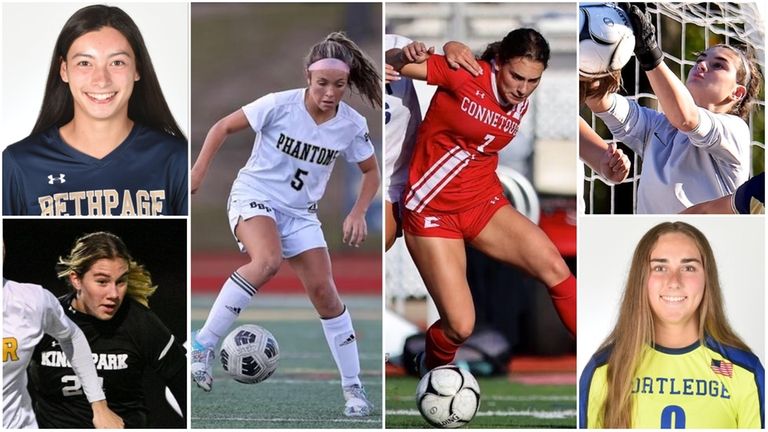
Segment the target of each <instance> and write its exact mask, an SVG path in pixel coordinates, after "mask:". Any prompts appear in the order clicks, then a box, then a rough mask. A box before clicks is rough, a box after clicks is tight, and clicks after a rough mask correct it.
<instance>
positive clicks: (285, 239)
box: [227, 196, 328, 258]
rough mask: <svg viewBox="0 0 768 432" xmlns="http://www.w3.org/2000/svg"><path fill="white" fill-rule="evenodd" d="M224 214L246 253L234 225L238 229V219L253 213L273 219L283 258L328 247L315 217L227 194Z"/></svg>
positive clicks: (247, 217)
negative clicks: (291, 213)
mask: <svg viewBox="0 0 768 432" xmlns="http://www.w3.org/2000/svg"><path fill="white" fill-rule="evenodd" d="M227 214H228V215H229V228H230V229H231V230H232V235H233V236H235V240H236V241H237V245H238V246H239V247H240V252H245V245H243V244H242V243H241V242H240V240H239V239H238V238H237V234H235V228H237V223H238V222H239V221H240V218H242V220H244V221H245V220H248V219H250V218H252V217H254V216H266V217H268V218H271V219H272V220H274V221H275V224H277V232H278V234H279V235H280V245H281V246H282V250H283V252H282V254H283V258H291V257H294V256H296V255H298V254H300V253H302V252H304V251H308V250H310V249H315V248H327V247H328V245H327V244H326V243H325V236H323V230H322V228H321V224H320V221H319V220H318V219H317V217H314V218H299V217H294V216H291V215H289V214H287V213H284V212H281V211H280V210H278V209H277V208H275V207H273V205H272V204H270V202H269V201H257V200H250V199H242V198H241V197H236V196H235V197H233V196H230V197H229V203H227Z"/></svg>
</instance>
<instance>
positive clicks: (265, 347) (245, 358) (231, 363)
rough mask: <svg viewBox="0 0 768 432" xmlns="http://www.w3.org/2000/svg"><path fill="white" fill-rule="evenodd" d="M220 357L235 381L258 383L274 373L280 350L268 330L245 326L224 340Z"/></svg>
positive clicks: (250, 325) (235, 330)
mask: <svg viewBox="0 0 768 432" xmlns="http://www.w3.org/2000/svg"><path fill="white" fill-rule="evenodd" d="M220 358H221V365H222V366H223V367H224V371H225V372H226V373H228V374H229V375H230V376H231V377H232V379H234V380H235V381H237V382H241V383H243V384H256V383H259V382H262V381H264V380H265V379H267V378H269V377H270V376H271V375H272V374H273V373H274V372H275V370H276V369H277V361H278V360H279V359H280V349H279V348H278V346H277V340H276V339H275V337H274V336H272V333H270V332H269V331H268V330H267V329H265V328H263V327H260V326H257V325H254V324H246V325H242V326H240V327H238V328H236V329H234V330H232V332H231V333H230V334H228V335H227V337H226V338H224V342H223V343H222V344H221V356H220Z"/></svg>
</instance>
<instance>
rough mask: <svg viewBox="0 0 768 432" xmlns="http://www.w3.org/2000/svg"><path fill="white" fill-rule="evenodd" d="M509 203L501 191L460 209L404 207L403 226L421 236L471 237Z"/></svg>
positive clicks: (406, 230)
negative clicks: (464, 209) (436, 211)
mask: <svg viewBox="0 0 768 432" xmlns="http://www.w3.org/2000/svg"><path fill="white" fill-rule="evenodd" d="M507 205H510V204H509V201H508V200H507V198H506V197H505V196H504V194H501V193H500V194H499V195H498V196H495V197H493V198H491V199H489V200H487V201H485V202H483V203H481V204H479V205H476V206H474V207H472V208H470V209H469V210H466V211H464V212H461V213H434V214H430V213H429V210H424V211H422V212H420V213H416V212H414V211H411V210H408V209H407V208H403V230H404V231H405V232H407V233H408V234H411V235H415V236H420V237H440V238H451V239H464V240H472V239H474V238H475V237H477V235H478V234H480V232H481V231H482V230H483V228H485V226H486V225H488V222H489V221H490V220H491V218H492V217H493V215H494V214H496V212H497V211H499V209H501V208H502V207H504V206H507Z"/></svg>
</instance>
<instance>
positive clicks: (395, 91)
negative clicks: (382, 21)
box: [384, 34, 421, 203]
mask: <svg viewBox="0 0 768 432" xmlns="http://www.w3.org/2000/svg"><path fill="white" fill-rule="evenodd" d="M384 41H385V42H384V46H385V48H386V49H387V50H390V49H393V48H402V47H404V46H406V45H408V44H409V43H411V40H410V39H408V38H405V37H403V36H399V35H391V34H388V35H386V36H385V39H384ZM386 90H387V94H386V96H385V98H384V102H385V114H384V116H385V117H384V131H385V135H384V136H385V137H386V139H385V141H384V142H385V143H386V145H385V146H384V149H385V150H384V151H385V153H384V177H385V179H386V180H385V181H386V184H385V188H386V190H387V197H386V199H387V200H388V201H389V202H392V203H394V202H397V201H400V198H401V196H402V194H403V188H404V187H405V183H406V182H407V181H408V167H409V165H410V162H411V152H412V150H413V145H414V143H415V142H416V132H417V131H418V129H419V125H420V124H421V110H420V109H419V99H418V98H417V97H416V90H415V89H414V88H413V81H411V79H410V78H406V77H401V78H400V80H399V81H393V82H390V83H388V84H387V86H386Z"/></svg>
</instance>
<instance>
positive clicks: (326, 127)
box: [232, 89, 373, 217]
mask: <svg viewBox="0 0 768 432" xmlns="http://www.w3.org/2000/svg"><path fill="white" fill-rule="evenodd" d="M305 91H306V90H305V89H295V90H287V91H283V92H279V93H270V94H268V95H266V96H264V97H261V98H259V99H257V100H256V101H254V102H251V103H250V104H248V105H246V106H244V107H243V112H244V113H245V116H246V117H247V118H248V122H249V123H250V125H251V128H253V130H254V131H255V132H256V140H255V142H254V145H253V151H252V153H251V157H250V158H249V159H248V163H247V164H246V165H245V167H243V168H242V169H241V170H240V173H239V174H238V175H237V179H236V180H235V182H234V184H233V185H232V194H235V193H237V194H242V195H244V196H248V197H252V198H253V199H255V200H263V201H267V202H269V203H270V204H271V205H272V206H274V207H277V208H279V209H280V210H282V211H283V212H285V213H287V214H290V215H292V216H296V217H310V216H311V217H314V213H315V212H316V211H317V201H319V200H320V198H321V197H322V196H323V193H324V192H325V187H326V185H327V184H328V179H329V178H330V176H331V171H332V170H333V165H334V163H335V162H336V158H337V157H338V156H339V155H343V156H344V158H345V159H346V160H347V161H349V162H354V163H357V162H362V161H364V160H366V159H368V158H369V157H371V156H372V155H373V145H372V144H371V141H370V138H369V137H368V127H367V125H366V122H365V118H364V117H363V116H361V115H360V114H358V113H357V112H355V110H353V109H352V108H351V107H350V106H349V105H347V104H346V103H344V102H341V103H340V104H339V107H338V111H337V112H336V116H335V117H334V118H332V119H331V120H329V121H327V122H325V123H323V124H321V125H318V124H316V123H315V121H314V120H313V119H312V117H311V116H310V114H309V112H308V111H307V109H306V107H305V105H304V94H305Z"/></svg>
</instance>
